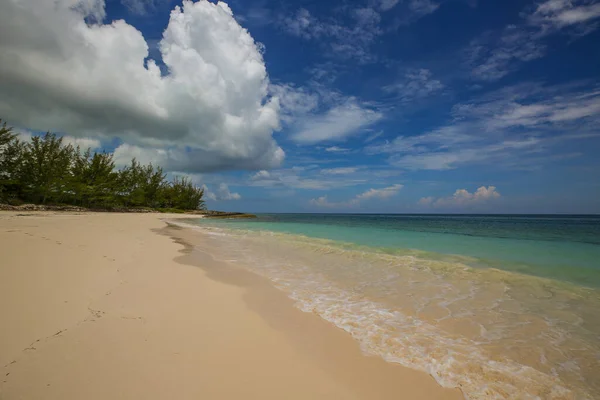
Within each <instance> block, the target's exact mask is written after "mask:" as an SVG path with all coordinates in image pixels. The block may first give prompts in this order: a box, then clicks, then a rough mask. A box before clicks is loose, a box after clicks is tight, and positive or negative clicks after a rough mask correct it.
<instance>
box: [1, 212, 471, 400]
mask: <svg viewBox="0 0 600 400" xmlns="http://www.w3.org/2000/svg"><path fill="white" fill-rule="evenodd" d="M180 217H181V215H167V214H154V213H152V214H116V213H79V214H75V213H35V212H27V213H21V214H19V213H15V212H2V213H0V254H1V261H0V324H1V325H2V327H3V328H2V329H0V367H1V371H0V372H1V373H0V399H3V400H10V399H107V398H113V399H164V398H179V399H188V398H189V399H191V398H203V399H241V398H245V399H282V398H285V399H449V400H451V399H462V398H463V395H462V393H461V392H460V390H459V389H456V388H455V389H450V388H442V387H441V386H440V385H438V384H437V383H436V382H435V380H434V379H433V378H432V377H431V376H429V375H428V374H427V373H425V372H422V371H416V370H414V369H410V368H406V367H403V366H401V365H398V364H394V363H388V362H385V361H384V360H383V359H382V358H380V357H375V356H368V355H365V354H364V352H363V351H361V349H360V347H359V343H358V342H357V341H355V340H354V339H353V338H352V337H351V336H350V335H349V334H348V333H347V332H344V331H343V330H342V329H339V328H337V327H336V326H334V325H333V324H331V323H330V322H327V321H325V320H323V319H322V318H320V317H319V316H317V315H315V314H314V313H309V312H308V313H307V312H303V311H301V310H299V309H298V308H296V307H294V302H293V300H292V299H290V298H289V297H288V296H286V295H285V294H284V293H283V292H282V291H280V290H278V289H276V288H275V287H274V286H273V285H271V284H270V282H269V281H268V280H267V279H265V278H263V277H261V276H259V275H255V274H253V273H252V272H249V271H244V270H241V269H238V268H235V267H234V266H231V265H229V264H228V263H227V261H226V260H218V259H215V258H213V257H211V256H210V255H205V256H202V254H192V253H194V252H193V251H192V250H191V247H190V245H189V243H186V241H185V235H177V230H178V228H176V227H171V228H169V227H167V225H166V224H165V222H164V219H170V220H176V219H177V218H180ZM180 233H181V232H180ZM174 237H177V238H174ZM196 239H197V238H196Z"/></svg>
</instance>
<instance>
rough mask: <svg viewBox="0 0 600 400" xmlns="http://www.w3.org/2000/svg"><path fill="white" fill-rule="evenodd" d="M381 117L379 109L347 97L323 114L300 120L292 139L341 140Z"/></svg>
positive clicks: (307, 140) (302, 141) (302, 140)
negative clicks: (367, 106) (346, 99)
mask: <svg viewBox="0 0 600 400" xmlns="http://www.w3.org/2000/svg"><path fill="white" fill-rule="evenodd" d="M382 118H383V114H382V113H380V112H379V111H376V110H372V109H370V108H366V107H364V106H362V105H360V104H359V103H358V102H357V101H356V100H354V99H348V101H346V102H345V103H344V104H340V105H338V106H335V107H333V108H331V109H330V110H328V111H327V112H326V113H325V114H320V115H315V116H313V117H312V118H309V119H305V120H303V121H300V123H299V124H298V125H297V128H296V129H295V131H294V132H293V133H292V140H294V141H295V142H298V143H302V144H312V143H319V142H324V141H332V140H338V141H339V140H343V139H345V138H347V137H349V136H352V135H355V134H358V133H360V132H361V130H363V129H364V128H367V127H369V126H371V125H373V124H374V123H376V122H377V121H379V120H381V119H382Z"/></svg>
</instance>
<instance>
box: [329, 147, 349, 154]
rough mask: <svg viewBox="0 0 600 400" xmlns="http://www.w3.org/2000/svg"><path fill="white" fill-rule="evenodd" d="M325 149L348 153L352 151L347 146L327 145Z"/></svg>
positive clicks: (330, 151)
mask: <svg viewBox="0 0 600 400" xmlns="http://www.w3.org/2000/svg"><path fill="white" fill-rule="evenodd" d="M325 151H326V152H328V153H346V152H348V151H350V149H347V148H345V147H338V146H330V147H326V148H325Z"/></svg>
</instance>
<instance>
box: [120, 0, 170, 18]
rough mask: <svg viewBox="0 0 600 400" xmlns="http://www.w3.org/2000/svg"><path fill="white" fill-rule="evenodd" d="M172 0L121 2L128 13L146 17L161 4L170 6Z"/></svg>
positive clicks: (126, 0) (122, 0)
mask: <svg viewBox="0 0 600 400" xmlns="http://www.w3.org/2000/svg"><path fill="white" fill-rule="evenodd" d="M171 1H172V0H121V4H123V5H124V6H125V7H127V9H128V10H129V12H131V13H133V14H137V15H148V14H151V13H153V12H154V11H156V9H157V7H159V6H160V5H162V4H170V3H171Z"/></svg>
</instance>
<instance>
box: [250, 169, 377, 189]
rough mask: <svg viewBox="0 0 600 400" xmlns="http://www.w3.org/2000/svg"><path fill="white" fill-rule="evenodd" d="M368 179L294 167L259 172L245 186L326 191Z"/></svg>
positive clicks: (360, 182)
mask: <svg viewBox="0 0 600 400" xmlns="http://www.w3.org/2000/svg"><path fill="white" fill-rule="evenodd" d="M365 182H366V179H362V178H357V177H355V176H352V174H351V173H347V174H337V175H336V174H323V173H321V171H319V170H317V169H316V168H312V167H311V168H303V167H292V168H283V169H278V170H272V171H266V170H262V171H258V172H256V173H255V174H253V175H251V176H250V179H249V181H248V182H246V183H245V184H246V185H248V186H257V187H264V188H290V189H307V190H324V189H332V188H340V187H347V186H355V185H359V184H364V183H365Z"/></svg>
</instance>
